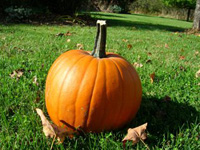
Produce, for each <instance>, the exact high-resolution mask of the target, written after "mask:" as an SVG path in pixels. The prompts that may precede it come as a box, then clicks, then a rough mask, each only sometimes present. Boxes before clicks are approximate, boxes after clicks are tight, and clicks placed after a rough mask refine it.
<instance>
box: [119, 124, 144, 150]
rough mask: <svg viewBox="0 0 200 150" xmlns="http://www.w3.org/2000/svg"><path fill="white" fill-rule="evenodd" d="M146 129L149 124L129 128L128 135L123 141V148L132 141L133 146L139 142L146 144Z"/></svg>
mask: <svg viewBox="0 0 200 150" xmlns="http://www.w3.org/2000/svg"><path fill="white" fill-rule="evenodd" d="M146 129H147V123H145V124H143V125H141V126H138V127H135V128H129V129H128V133H127V135H126V136H125V137H124V139H123V140H122V142H123V147H124V148H125V146H126V142H127V141H132V142H133V145H134V144H136V143H138V142H139V141H142V142H143V143H144V140H145V139H146V138H147V134H146V132H145V131H146ZM145 146H147V145H145Z"/></svg>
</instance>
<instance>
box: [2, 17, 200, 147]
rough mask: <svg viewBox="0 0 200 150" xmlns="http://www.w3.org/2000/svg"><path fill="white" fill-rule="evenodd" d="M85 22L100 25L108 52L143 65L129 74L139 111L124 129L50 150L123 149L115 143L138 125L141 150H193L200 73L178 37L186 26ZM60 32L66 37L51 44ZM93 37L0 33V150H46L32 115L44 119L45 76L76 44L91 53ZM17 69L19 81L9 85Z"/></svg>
mask: <svg viewBox="0 0 200 150" xmlns="http://www.w3.org/2000/svg"><path fill="white" fill-rule="evenodd" d="M91 14H92V17H93V18H96V19H106V20H107V24H108V31H107V32H108V33H107V34H108V35H107V51H112V52H115V53H118V54H120V55H121V56H123V57H124V58H126V59H127V60H128V61H129V62H130V63H135V62H137V63H141V64H143V67H141V68H140V67H139V68H136V70H137V72H138V74H139V76H140V78H141V81H142V87H143V97H142V104H141V107H140V110H139V112H138V114H137V116H136V118H135V119H134V120H133V121H132V122H131V123H129V124H127V125H126V126H125V127H124V128H122V129H119V130H117V131H111V132H102V133H100V134H93V133H90V134H87V135H86V136H76V137H74V138H73V139H66V140H65V142H64V143H63V144H61V145H56V144H55V145H54V146H53V149H109V150H110V149H113V150H116V149H123V147H122V142H121V140H122V139H123V137H124V136H125V135H126V132H127V129H128V128H132V127H136V126H138V125H141V124H143V123H145V122H148V139H147V140H146V141H145V143H146V144H147V145H148V146H149V147H150V149H191V150H194V149H199V148H200V134H199V133H200V92H199V91H200V86H199V83H200V78H196V77H195V73H196V72H197V71H198V70H199V69H200V68H199V67H200V59H199V58H200V57H199V56H200V42H199V40H200V37H199V36H197V35H192V34H190V35H189V34H186V33H185V32H183V31H184V30H186V29H188V28H191V27H192V23H191V22H185V21H180V20H175V19H167V18H162V17H153V16H145V15H139V14H130V15H124V14H109V13H91ZM67 31H70V33H72V35H71V36H62V37H59V36H56V34H57V33H61V32H63V33H66V32H67ZM95 34H96V27H93V26H78V25H76V26H66V25H65V26H64V25H63V26H61V25H28V24H11V25H3V24H1V25H0V85H1V86H0V110H1V111H0V113H1V114H0V116H1V117H0V149H2V150H4V149H5V150H7V149H50V147H51V143H52V140H51V139H46V138H45V136H44V135H43V133H42V125H41V121H40V118H39V116H37V114H36V111H35V108H36V107H39V108H41V109H42V110H43V111H44V112H45V114H46V115H47V113H46V108H45V102H44V89H45V80H46V76H47V73H48V70H49V68H50V66H51V64H52V63H53V62H54V60H55V59H56V58H57V57H58V56H59V55H60V54H62V53H63V52H65V51H67V50H70V49H77V47H76V45H77V44H78V43H79V44H83V46H84V49H85V50H92V49H93V44H94V37H95ZM67 39H70V40H71V41H70V42H67ZM128 45H129V46H128ZM130 45H131V46H130ZM128 47H129V48H128ZM17 69H21V70H22V71H23V75H22V76H21V77H20V78H19V79H16V77H15V78H11V77H10V74H11V73H12V72H13V71H14V70H17ZM153 72H155V79H154V82H153V84H151V82H150V77H149V75H150V74H152V73H153ZM34 78H37V82H38V85H36V84H34V83H33V80H34ZM166 96H168V97H170V98H165V97H166ZM166 99H168V100H166ZM126 148H127V149H146V147H145V146H144V145H143V144H142V143H138V144H137V145H135V146H132V144H131V142H128V143H127V147H126Z"/></svg>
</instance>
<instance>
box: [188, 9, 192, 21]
mask: <svg viewBox="0 0 200 150" xmlns="http://www.w3.org/2000/svg"><path fill="white" fill-rule="evenodd" d="M190 13H191V9H190V8H188V12H187V21H189V20H190Z"/></svg>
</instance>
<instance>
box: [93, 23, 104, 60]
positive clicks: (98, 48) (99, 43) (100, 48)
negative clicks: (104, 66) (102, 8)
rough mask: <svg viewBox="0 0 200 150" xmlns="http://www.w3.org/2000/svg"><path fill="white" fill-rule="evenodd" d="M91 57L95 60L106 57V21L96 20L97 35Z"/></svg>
mask: <svg viewBox="0 0 200 150" xmlns="http://www.w3.org/2000/svg"><path fill="white" fill-rule="evenodd" d="M91 55H92V56H94V57H96V58H104V57H106V21H103V20H97V35H96V39H95V45H94V49H93V51H92V53H91Z"/></svg>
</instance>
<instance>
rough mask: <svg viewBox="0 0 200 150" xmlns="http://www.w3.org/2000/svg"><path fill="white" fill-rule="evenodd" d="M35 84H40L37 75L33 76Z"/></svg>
mask: <svg viewBox="0 0 200 150" xmlns="http://www.w3.org/2000/svg"><path fill="white" fill-rule="evenodd" d="M33 84H36V85H37V86H38V85H39V83H38V82H37V76H34V77H33Z"/></svg>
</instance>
